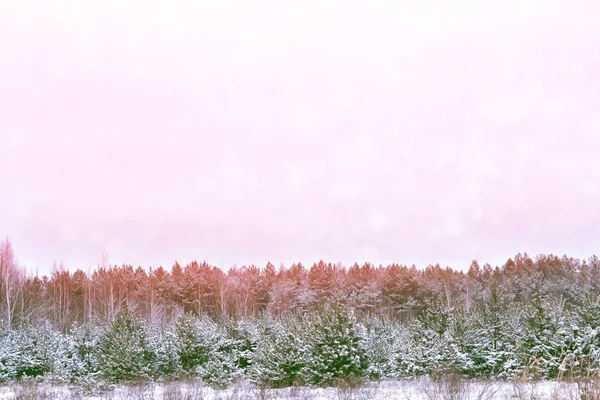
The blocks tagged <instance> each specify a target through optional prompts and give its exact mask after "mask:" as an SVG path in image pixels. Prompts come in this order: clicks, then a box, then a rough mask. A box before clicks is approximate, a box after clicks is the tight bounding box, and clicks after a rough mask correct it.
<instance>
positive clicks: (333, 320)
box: [303, 305, 368, 386]
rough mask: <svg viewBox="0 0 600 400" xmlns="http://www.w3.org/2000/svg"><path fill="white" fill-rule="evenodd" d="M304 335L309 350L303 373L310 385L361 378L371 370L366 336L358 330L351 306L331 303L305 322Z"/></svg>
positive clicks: (324, 384)
mask: <svg viewBox="0 0 600 400" xmlns="http://www.w3.org/2000/svg"><path fill="white" fill-rule="evenodd" d="M303 334H304V336H305V338H306V341H307V344H308V346H309V349H310V353H309V359H308V363H307V365H306V367H305V368H304V370H303V375H304V377H305V379H306V381H308V382H309V383H311V384H315V385H319V386H327V385H331V384H333V383H334V382H336V381H353V382H357V381H360V380H362V379H363V378H364V377H365V376H366V374H367V371H368V360H367V356H366V350H365V343H364V339H363V338H362V337H361V336H360V333H359V332H358V329H357V325H356V320H355V318H354V314H353V312H352V310H351V309H349V308H347V307H345V306H342V305H331V306H327V307H325V308H324V310H323V311H320V312H317V313H314V314H311V315H310V317H308V318H306V319H305V320H304V321H303Z"/></svg>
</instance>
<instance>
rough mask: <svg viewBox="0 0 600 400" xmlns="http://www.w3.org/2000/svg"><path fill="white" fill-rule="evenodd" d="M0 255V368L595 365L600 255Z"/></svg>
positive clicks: (316, 376)
mask: <svg viewBox="0 0 600 400" xmlns="http://www.w3.org/2000/svg"><path fill="white" fill-rule="evenodd" d="M0 248H1V251H0V282H1V287H0V298H1V302H0V316H1V321H2V327H1V331H0V379H1V380H2V381H11V380H15V379H20V378H23V377H30V376H52V377H53V379H57V380H60V381H63V382H69V383H79V384H85V383H86V382H87V383H89V382H90V381H94V380H100V379H102V380H106V381H109V382H122V381H127V380H137V379H158V378H167V377H168V378H182V377H200V378H201V379H202V380H203V381H204V382H205V383H206V384H208V385H211V386H215V387H224V386H227V385H230V384H231V383H232V382H234V381H235V380H236V379H238V378H244V379H247V380H249V381H251V382H252V383H254V384H256V385H259V386H263V387H287V386H292V385H317V386H329V385H334V384H336V383H339V382H341V381H343V382H351V383H361V382H365V381H368V380H380V379H397V378H402V377H414V376H420V375H426V374H439V373H453V374H460V375H462V376H466V377H485V378H489V377H492V378H499V379H508V378H511V377H513V376H516V375H518V374H522V373H523V371H525V370H527V371H528V373H529V374H531V376H537V377H541V378H556V377H559V376H561V375H564V374H571V375H574V374H575V375H576V374H578V373H589V371H590V370H596V369H597V368H598V367H599V364H598V362H599V361H600V327H599V325H600V297H599V295H598V294H599V293H600V290H599V289H600V260H599V259H598V258H597V257H595V256H593V257H591V258H589V259H586V260H579V259H574V258H569V257H566V256H563V257H557V256H554V255H539V256H537V257H535V258H531V257H529V256H528V255H527V254H518V255H516V256H515V257H514V258H512V259H509V260H508V261H507V262H506V263H505V264H504V265H503V266H501V267H492V266H490V265H488V264H486V265H483V266H480V265H479V264H478V263H477V262H476V261H473V262H472V264H471V266H470V268H469V269H468V271H467V272H461V271H455V270H452V269H449V268H445V269H444V268H442V267H440V266H439V265H435V266H429V267H427V268H426V269H424V270H420V269H417V268H415V267H414V266H412V267H407V266H404V265H396V264H392V265H388V266H374V265H370V264H364V265H357V264H355V265H352V266H349V267H348V268H344V267H342V266H340V265H333V264H330V263H326V262H323V261H320V262H318V263H315V264H314V265H312V266H310V267H307V266H303V265H301V264H294V265H292V266H291V267H289V268H287V269H286V268H276V267H275V266H274V265H272V264H267V265H266V266H264V267H258V266H244V267H240V268H237V267H234V268H231V269H230V270H228V271H227V272H226V273H225V272H223V271H222V270H221V269H219V268H216V267H214V266H211V265H208V264H206V263H197V262H192V263H189V264H187V265H185V266H182V265H180V264H178V263H175V264H174V265H173V266H172V268H171V269H170V270H166V269H164V268H162V267H159V268H156V269H151V270H149V271H146V270H144V269H142V268H140V267H138V268H134V267H133V266H130V265H123V266H112V265H108V264H107V263H104V265H102V263H101V265H100V266H99V267H98V268H97V269H96V270H94V271H93V272H92V273H91V274H87V273H86V272H84V271H82V270H77V271H75V272H70V271H66V270H64V269H61V268H55V269H54V271H53V272H52V273H51V274H50V275H49V276H41V277H40V276H31V275H28V274H26V273H25V271H24V270H23V269H21V268H20V267H19V266H18V265H17V264H16V262H15V255H14V253H13V250H12V247H11V244H10V242H9V241H8V239H7V240H6V241H4V242H3V243H2V245H1V247H0Z"/></svg>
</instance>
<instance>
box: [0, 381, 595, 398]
mask: <svg viewBox="0 0 600 400" xmlns="http://www.w3.org/2000/svg"><path fill="white" fill-rule="evenodd" d="M598 389H599V388H596V392H598V391H599V390H598ZM579 390H580V389H579V387H578V386H577V385H576V384H570V383H565V382H556V381H541V382H536V383H515V382H493V381H462V382H458V383H456V382H454V383H451V382H446V383H439V382H438V383H435V382H432V381H431V380H430V379H429V378H419V379H411V380H402V381H383V382H377V383H368V384H365V385H363V386H361V387H360V388H355V389H350V388H325V389H323V388H309V387H295V388H286V389H268V390H262V391H261V390H260V389H258V388H256V387H253V386H252V385H250V384H247V383H239V384H235V385H233V386H231V387H230V388H228V389H224V390H215V389H211V388H208V387H206V386H203V385H202V384H201V383H200V382H172V383H167V384H158V383H157V384H140V385H131V386H130V385H119V386H116V387H115V388H114V390H110V391H105V392H101V393H98V394H95V395H84V394H82V393H81V390H80V389H79V388H76V387H69V386H65V385H50V384H47V383H37V384H33V385H31V384H27V385H19V384H12V385H7V386H3V387H0V399H1V400H4V399H6V400H9V399H40V400H43V399H57V400H70V399H73V400H74V399H81V400H109V399H110V400H125V399H135V400H137V399H147V400H160V399H165V400H200V399H201V400H209V399H210V400H246V399H282V400H286V399H310V400H326V399H331V400H392V399H398V400H438V399H439V400H453V399H456V400H492V399H507V400H508V399H517V400H525V399H527V400H533V399H535V400H542V399H548V400H551V399H552V400H554V399H564V400H575V399H581V398H582V397H581V393H580V391H579Z"/></svg>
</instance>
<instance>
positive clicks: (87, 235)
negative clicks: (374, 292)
mask: <svg viewBox="0 0 600 400" xmlns="http://www.w3.org/2000/svg"><path fill="white" fill-rule="evenodd" d="M598 21H600V2H598V1H595V0H589V1H578V0H575V1H566V0H563V1H553V0H550V1H549V0H544V1H541V0H540V1H534V0H483V1H482V0H455V1H446V0H439V1H433V0H425V1H414V0H410V1H401V0H396V1H391V0H390V1H327V0H318V1H317V0H314V1H281V0H277V1H275V0H271V1H265V0H256V1H254V0H253V1H249V0H243V1H242V0H238V1H231V0H219V1H216V0H215V1H210V2H208V1H201V0H189V1H183V0H169V1H166V0H165V1H149V0H144V1H140V0H128V1H123V0H104V1H98V2H92V1H81V0H39V1H31V0H18V1H10V0H9V1H7V2H5V3H3V4H2V6H1V7H0V38H1V40H0V184H1V186H0V187H1V189H0V234H1V235H2V236H8V237H9V238H10V239H11V241H12V243H13V246H14V249H15V252H16V256H17V258H18V260H19V262H20V263H21V264H22V265H25V266H26V267H28V268H29V269H30V270H35V269H39V270H40V272H47V271H49V270H50V268H51V265H52V262H53V261H57V262H61V261H62V262H63V263H64V265H65V266H66V267H67V268H69V269H75V268H87V267H89V266H94V265H95V264H96V263H97V262H98V260H99V258H100V256H101V254H102V253H107V254H108V256H109V260H110V261H111V262H114V263H118V264H121V263H130V264H133V265H142V266H146V267H148V266H157V265H161V264H162V265H163V266H167V267H170V266H171V265H172V264H173V262H174V261H175V260H179V261H180V262H181V263H186V262H188V261H191V260H194V259H196V260H199V261H201V260H204V259H206V260H207V261H209V262H211V263H214V264H216V265H220V266H228V265H230V264H233V263H238V264H245V263H249V262H254V263H258V264H260V265H264V263H266V261H267V260H271V261H272V262H274V263H275V264H276V265H279V263H280V262H284V263H286V264H288V263H290V262H292V261H304V262H313V261H318V260H319V259H325V260H326V261H331V262H337V261H342V262H344V263H349V262H353V261H355V260H356V261H366V260H369V261H373V262H376V263H380V262H381V263H384V264H385V263H388V262H392V261H395V262H400V263H413V262H414V263H417V265H418V266H424V265H427V264H429V263H436V262H440V263H441V264H443V265H450V266H453V267H456V268H464V267H468V265H469V264H470V261H471V260H472V259H475V258H476V259H478V260H480V262H481V263H482V264H483V262H485V261H492V262H497V263H502V262H503V261H505V260H506V259H507V258H508V257H510V256H513V255H515V254H516V253H517V252H528V253H529V254H530V255H535V254H538V253H555V254H559V255H562V254H564V253H567V254H569V255H572V256H577V257H587V256H590V255H592V254H594V253H596V254H597V253H598V246H600V77H599V76H598V71H600V51H599V50H598V49H599V47H600V24H599V23H598ZM594 246H596V247H594Z"/></svg>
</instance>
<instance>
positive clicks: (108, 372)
mask: <svg viewBox="0 0 600 400" xmlns="http://www.w3.org/2000/svg"><path fill="white" fill-rule="evenodd" d="M97 358H98V365H99V368H100V371H101V372H102V374H103V375H104V376H105V377H106V378H108V379H109V380H111V381H114V382H120V381H124V380H132V379H137V378H146V377H149V376H150V375H151V371H152V365H153V363H154V361H155V360H154V358H155V355H154V354H153V353H152V352H151V349H150V348H149V346H148V340H147V332H146V328H145V326H144V324H142V323H141V322H140V321H138V320H136V319H135V318H134V317H133V316H132V315H131V314H130V313H129V312H127V311H126V312H122V313H119V315H117V318H116V319H115V321H114V322H113V323H111V324H110V325H109V326H108V328H107V329H106V331H105V332H104V333H103V334H102V335H101V336H100V339H99V340H98V346H97Z"/></svg>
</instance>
